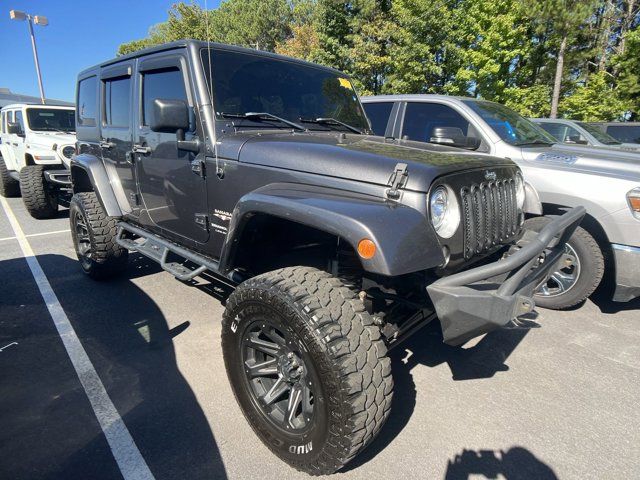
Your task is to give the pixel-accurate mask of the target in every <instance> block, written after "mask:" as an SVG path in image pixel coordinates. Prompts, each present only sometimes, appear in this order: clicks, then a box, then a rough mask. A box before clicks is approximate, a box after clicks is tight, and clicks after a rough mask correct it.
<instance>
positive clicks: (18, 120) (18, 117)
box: [15, 110, 25, 133]
mask: <svg viewBox="0 0 640 480" xmlns="http://www.w3.org/2000/svg"><path fill="white" fill-rule="evenodd" d="M15 122H16V123H17V124H18V125H20V131H22V132H23V133H24V132H25V129H24V118H23V117H22V110H16V119H15Z"/></svg>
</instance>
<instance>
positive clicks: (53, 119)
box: [27, 108, 76, 133]
mask: <svg viewBox="0 0 640 480" xmlns="http://www.w3.org/2000/svg"><path fill="white" fill-rule="evenodd" d="M27 121H28V122H29V128H30V129H31V130H34V131H36V132H59V133H75V131H76V120H75V111H74V110H66V109H62V108H27Z"/></svg>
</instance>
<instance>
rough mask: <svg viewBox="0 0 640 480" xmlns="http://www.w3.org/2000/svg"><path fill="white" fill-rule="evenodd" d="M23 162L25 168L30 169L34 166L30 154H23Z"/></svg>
mask: <svg viewBox="0 0 640 480" xmlns="http://www.w3.org/2000/svg"><path fill="white" fill-rule="evenodd" d="M24 162H25V166H27V167H30V166H32V165H35V164H36V162H35V160H34V159H33V157H32V156H31V154H30V153H26V154H25V156H24Z"/></svg>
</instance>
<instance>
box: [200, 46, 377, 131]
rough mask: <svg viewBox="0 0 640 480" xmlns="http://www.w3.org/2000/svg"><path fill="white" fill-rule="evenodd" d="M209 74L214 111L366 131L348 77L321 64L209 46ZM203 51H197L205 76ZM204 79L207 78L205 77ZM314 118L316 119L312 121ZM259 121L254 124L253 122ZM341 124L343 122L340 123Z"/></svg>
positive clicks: (273, 124)
mask: <svg viewBox="0 0 640 480" xmlns="http://www.w3.org/2000/svg"><path fill="white" fill-rule="evenodd" d="M210 51H211V63H212V65H211V75H212V76H213V96H214V100H213V102H214V105H215V109H216V115H217V116H219V117H222V116H227V117H230V116H243V115H246V114H247V113H250V112H252V113H268V114H270V115H272V116H277V117H280V118H283V119H285V120H288V121H289V122H295V123H299V124H302V125H303V126H304V127H306V128H308V129H309V130H324V131H326V130H333V129H338V130H343V131H355V130H353V128H351V129H350V128H349V127H354V128H355V129H357V130H369V123H368V121H367V118H366V116H365V114H364V111H363V109H362V106H361V105H360V101H359V100H358V96H357V95H356V92H355V90H354V89H353V85H352V84H351V81H350V80H349V79H348V78H347V77H345V76H341V75H340V74H338V73H336V72H332V71H330V70H326V69H324V68H321V67H314V66H312V65H305V64H301V63H298V62H293V61H288V60H285V59H280V58H272V57H267V56H265V55H258V54H251V53H243V52H238V51H226V50H222V49H217V48H212V49H211V50H210ZM208 53H209V50H207V49H203V50H202V64H203V67H204V72H205V75H206V76H207V77H209V71H210V70H209V58H208V57H209V55H208ZM208 81H209V80H208ZM318 119H320V120H321V121H318ZM257 120H261V123H258V124H257V125H256V123H255V122H257ZM265 122H266V123H267V124H268V125H269V127H270V128H275V127H277V128H290V125H287V124H285V123H284V122H277V121H275V119H273V118H271V119H268V118H266V117H256V116H253V117H248V118H246V119H243V120H241V121H240V122H239V124H238V125H236V126H242V127H243V128H244V127H251V125H252V124H253V125H254V128H255V126H261V127H264V124H265ZM341 123H343V124H346V126H345V125H341Z"/></svg>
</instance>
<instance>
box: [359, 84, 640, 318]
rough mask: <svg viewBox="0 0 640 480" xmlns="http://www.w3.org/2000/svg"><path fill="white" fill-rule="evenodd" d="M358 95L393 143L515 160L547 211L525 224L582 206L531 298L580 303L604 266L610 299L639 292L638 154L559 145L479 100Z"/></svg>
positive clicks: (556, 304) (537, 224) (560, 304)
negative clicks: (558, 264) (611, 287)
mask: <svg viewBox="0 0 640 480" xmlns="http://www.w3.org/2000/svg"><path fill="white" fill-rule="evenodd" d="M362 102H363V103H364V107H365V110H366V112H367V116H368V117H369V119H370V121H371V124H372V128H373V130H374V131H375V133H376V134H378V135H384V136H386V137H389V138H394V139H396V140H395V142H396V143H400V144H404V145H411V144H412V143H414V142H429V143H437V144H445V145H450V146H456V147H459V148H462V149H466V150H468V151H469V153H470V154H471V153H472V152H473V153H477V152H483V153H486V154H489V155H494V156H498V157H504V158H510V159H512V160H514V161H515V162H516V163H518V164H519V165H520V167H521V168H522V171H523V173H524V175H525V179H526V180H527V181H528V182H529V183H531V184H532V185H533V187H534V188H535V189H536V190H537V191H538V194H539V195H540V199H541V201H542V203H543V208H544V214H545V215H546V217H534V218H530V219H528V220H527V223H528V227H529V228H531V229H536V230H539V229H540V228H542V226H543V225H545V224H546V223H548V222H549V221H550V219H549V216H554V215H558V214H559V213H561V212H563V211H564V210H565V209H567V208H570V207H574V206H578V205H584V206H585V207H586V209H587V215H586V216H585V219H584V220H583V222H582V224H581V228H579V229H578V230H576V232H575V233H574V235H573V237H572V238H571V239H570V241H569V242H568V244H567V245H568V246H567V250H566V257H565V258H566V265H565V267H564V268H562V269H561V270H559V271H558V272H556V273H555V274H554V275H552V276H551V278H550V279H549V281H548V282H546V283H545V284H543V285H541V287H540V289H539V291H538V293H537V295H536V304H538V305H540V306H543V307H548V308H569V307H571V306H573V305H576V304H578V303H579V302H581V301H582V300H584V299H585V298H587V297H588V296H589V295H591V293H593V291H594V290H595V289H596V288H597V287H598V285H599V284H600V282H601V280H602V278H603V274H604V271H605V267H606V270H607V272H608V273H610V275H611V278H615V291H614V292H613V299H614V300H615V301H622V302H624V301H629V300H631V299H633V298H635V297H638V296H640V155H638V154H636V153H631V152H623V151H606V150H604V149H600V150H598V149H594V148H591V147H586V146H581V145H580V146H578V145H575V146H574V145H566V144H560V143H558V142H557V140H556V139H555V138H553V137H552V136H551V135H549V134H548V133H547V132H545V131H544V130H543V129H542V128H540V127H539V126H538V125H536V124H534V123H533V122H531V121H529V120H527V119H526V118H524V117H522V116H521V115H519V114H518V113H516V112H515V111H513V110H511V109H509V108H508V107H505V106H503V105H499V104H497V103H493V102H488V101H484V100H478V99H473V98H464V97H449V96H441V95H388V96H377V97H364V98H362ZM389 141H391V140H390V139H389Z"/></svg>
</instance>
